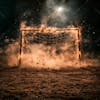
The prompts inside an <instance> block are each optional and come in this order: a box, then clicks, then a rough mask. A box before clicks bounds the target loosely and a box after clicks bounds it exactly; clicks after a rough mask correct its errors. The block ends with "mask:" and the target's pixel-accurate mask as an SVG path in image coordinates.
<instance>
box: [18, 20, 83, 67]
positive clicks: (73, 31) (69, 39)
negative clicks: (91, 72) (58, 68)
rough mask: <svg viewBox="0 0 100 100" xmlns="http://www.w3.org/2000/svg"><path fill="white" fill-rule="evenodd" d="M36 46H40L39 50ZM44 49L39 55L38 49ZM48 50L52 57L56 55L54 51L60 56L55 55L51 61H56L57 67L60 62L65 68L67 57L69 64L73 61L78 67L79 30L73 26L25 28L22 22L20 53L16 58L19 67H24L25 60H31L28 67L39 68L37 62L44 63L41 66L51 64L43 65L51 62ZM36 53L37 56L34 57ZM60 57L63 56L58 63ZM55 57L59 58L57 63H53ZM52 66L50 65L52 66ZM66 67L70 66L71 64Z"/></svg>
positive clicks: (79, 57) (79, 55)
mask: <svg viewBox="0 0 100 100" xmlns="http://www.w3.org/2000/svg"><path fill="white" fill-rule="evenodd" d="M41 45H42V46H41ZM38 46H41V48H40V47H38ZM37 47H38V48H37ZM44 47H45V48H46V51H45V52H43V53H41V52H40V51H39V49H40V50H42V49H43V48H44ZM36 48H37V49H36ZM48 48H51V49H48ZM52 48H53V49H52ZM54 48H56V50H54ZM35 49H36V50H35ZM50 50H51V53H52V55H53V56H54V55H56V54H55V53H54V51H55V52H56V53H57V54H58V55H60V56H58V55H56V56H55V57H54V59H53V60H54V62H56V61H57V65H58V63H60V65H61V64H62V62H64V65H65V66H66V65H67V64H66V63H68V62H67V61H68V59H69V58H68V57H70V58H71V57H72V58H71V59H69V61H70V62H73V59H74V61H75V64H77V65H79V63H80V60H81V30H80V28H78V27H73V26H69V27H66V28H57V27H49V26H46V25H41V26H27V25H26V22H25V21H22V22H21V25H20V53H19V57H18V59H19V65H20V66H23V64H24V65H26V60H29V59H31V60H30V61H31V64H29V65H30V66H37V65H36V64H38V65H39V66H40V64H39V62H41V63H43V62H44V61H45V62H44V63H43V66H45V65H48V64H51V62H50V63H48V64H45V63H47V62H48V60H49V61H51V59H52V57H51V56H50V55H51V54H50ZM28 51H29V52H28ZM47 51H48V52H49V55H47V54H46V53H47ZM36 53H38V54H37V55H36ZM29 55H30V56H29ZM41 55H42V56H41ZM45 55H47V56H50V57H51V58H50V57H45ZM61 55H63V61H62V62H60V61H61V60H62V57H61ZM26 56H27V57H26ZM43 57H44V58H43ZM57 57H59V61H58V60H56V61H55V59H58V58H57ZM36 60H37V61H39V62H37V61H36ZM34 64H35V65H34ZM53 64H54V63H53ZM53 64H51V65H52V66H53ZM27 66H28V65H27ZM68 66H72V65H71V63H70V64H69V65H68Z"/></svg>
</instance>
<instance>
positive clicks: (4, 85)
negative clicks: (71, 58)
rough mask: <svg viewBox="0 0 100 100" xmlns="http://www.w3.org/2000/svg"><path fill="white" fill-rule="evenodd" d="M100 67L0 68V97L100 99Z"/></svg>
mask: <svg viewBox="0 0 100 100" xmlns="http://www.w3.org/2000/svg"><path fill="white" fill-rule="evenodd" d="M99 74H100V69H99V67H91V68H89V67H88V68H79V69H75V68H66V69H61V70H50V69H41V70H37V69H21V68H0V100H100V98H99V97H100V96H99V93H100V85H99V84H100V81H99Z"/></svg>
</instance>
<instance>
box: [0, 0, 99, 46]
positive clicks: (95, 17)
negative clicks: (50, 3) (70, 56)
mask: <svg viewBox="0 0 100 100" xmlns="http://www.w3.org/2000/svg"><path fill="white" fill-rule="evenodd" d="M45 1H46V0H16V1H15V0H0V31H1V32H4V31H6V30H8V29H9V28H10V25H11V24H13V20H15V19H17V18H18V16H20V15H21V13H23V12H24V11H25V10H26V9H31V10H32V17H34V19H35V21H36V22H38V21H39V19H40V13H41V9H42V8H43V6H44V3H45ZM58 1H59V2H61V0H58ZM65 1H66V3H67V2H70V1H71V2H76V4H77V7H76V8H75V12H76V14H80V17H79V20H81V21H83V20H85V23H84V24H83V27H85V28H84V30H85V32H86V31H87V28H88V26H89V25H90V27H91V29H90V32H95V33H96V34H93V35H91V37H92V39H93V43H94V44H93V45H95V44H99V45H100V27H99V26H100V1H99V0H65ZM73 17H74V16H73ZM73 22H74V20H73ZM95 41H96V42H95ZM98 47H99V48H100V46H98Z"/></svg>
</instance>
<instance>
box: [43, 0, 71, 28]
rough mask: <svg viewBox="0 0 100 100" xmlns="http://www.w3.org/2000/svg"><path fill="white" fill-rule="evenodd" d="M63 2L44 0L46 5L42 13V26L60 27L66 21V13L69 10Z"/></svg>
mask: <svg viewBox="0 0 100 100" xmlns="http://www.w3.org/2000/svg"><path fill="white" fill-rule="evenodd" d="M64 3H65V1H64V0H62V1H60V4H59V3H58V2H57V0H46V4H45V6H44V8H43V11H42V22H41V23H42V24H45V25H50V26H57V27H61V26H64V25H65V24H66V22H67V21H68V13H69V12H70V8H69V7H68V6H67V5H65V4H64Z"/></svg>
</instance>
